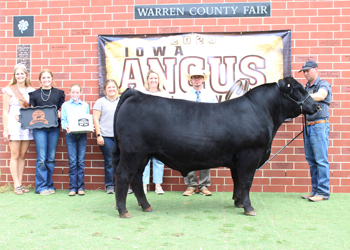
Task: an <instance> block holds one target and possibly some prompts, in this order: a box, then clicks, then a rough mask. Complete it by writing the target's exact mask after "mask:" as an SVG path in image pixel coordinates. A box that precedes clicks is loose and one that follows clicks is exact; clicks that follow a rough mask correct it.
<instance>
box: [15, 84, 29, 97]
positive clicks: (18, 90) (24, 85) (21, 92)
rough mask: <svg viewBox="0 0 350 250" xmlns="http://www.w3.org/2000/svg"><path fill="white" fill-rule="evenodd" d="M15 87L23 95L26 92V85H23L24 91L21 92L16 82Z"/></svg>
mask: <svg viewBox="0 0 350 250" xmlns="http://www.w3.org/2000/svg"><path fill="white" fill-rule="evenodd" d="M16 88H17V90H18V92H19V93H21V94H22V95H24V94H25V93H27V86H26V85H24V92H22V91H21V89H20V88H18V86H17V84H16Z"/></svg>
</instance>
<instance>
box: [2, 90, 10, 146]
mask: <svg viewBox="0 0 350 250" xmlns="http://www.w3.org/2000/svg"><path fill="white" fill-rule="evenodd" d="M10 98H11V96H10V95H9V94H7V93H6V92H5V93H4V95H3V96H2V103H3V105H2V126H3V128H4V133H3V135H4V137H5V139H6V140H7V141H8V140H9V139H10V138H9V134H8V126H7V121H8V113H9V110H10Z"/></svg>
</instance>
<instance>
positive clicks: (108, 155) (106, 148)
mask: <svg viewBox="0 0 350 250" xmlns="http://www.w3.org/2000/svg"><path fill="white" fill-rule="evenodd" d="M103 140H104V142H105V144H104V145H103V146H100V149H101V151H102V154H103V158H104V160H105V186H106V188H107V187H109V186H114V170H113V164H112V148H113V145H114V138H113V137H103Z"/></svg>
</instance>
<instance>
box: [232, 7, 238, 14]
mask: <svg viewBox="0 0 350 250" xmlns="http://www.w3.org/2000/svg"><path fill="white" fill-rule="evenodd" d="M237 8H238V7H237V6H236V7H231V9H232V11H233V15H236V10H237Z"/></svg>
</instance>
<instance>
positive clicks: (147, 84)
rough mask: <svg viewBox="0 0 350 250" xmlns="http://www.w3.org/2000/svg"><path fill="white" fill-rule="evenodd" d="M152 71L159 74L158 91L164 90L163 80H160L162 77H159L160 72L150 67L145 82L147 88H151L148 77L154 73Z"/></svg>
mask: <svg viewBox="0 0 350 250" xmlns="http://www.w3.org/2000/svg"><path fill="white" fill-rule="evenodd" d="M152 73H154V74H157V76H158V87H157V89H158V91H163V90H164V86H163V83H162V81H161V80H160V77H159V74H158V72H157V71H155V70H154V69H150V70H149V71H148V73H147V76H146V82H145V88H146V89H147V90H149V82H148V78H149V75H150V74H152Z"/></svg>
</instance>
